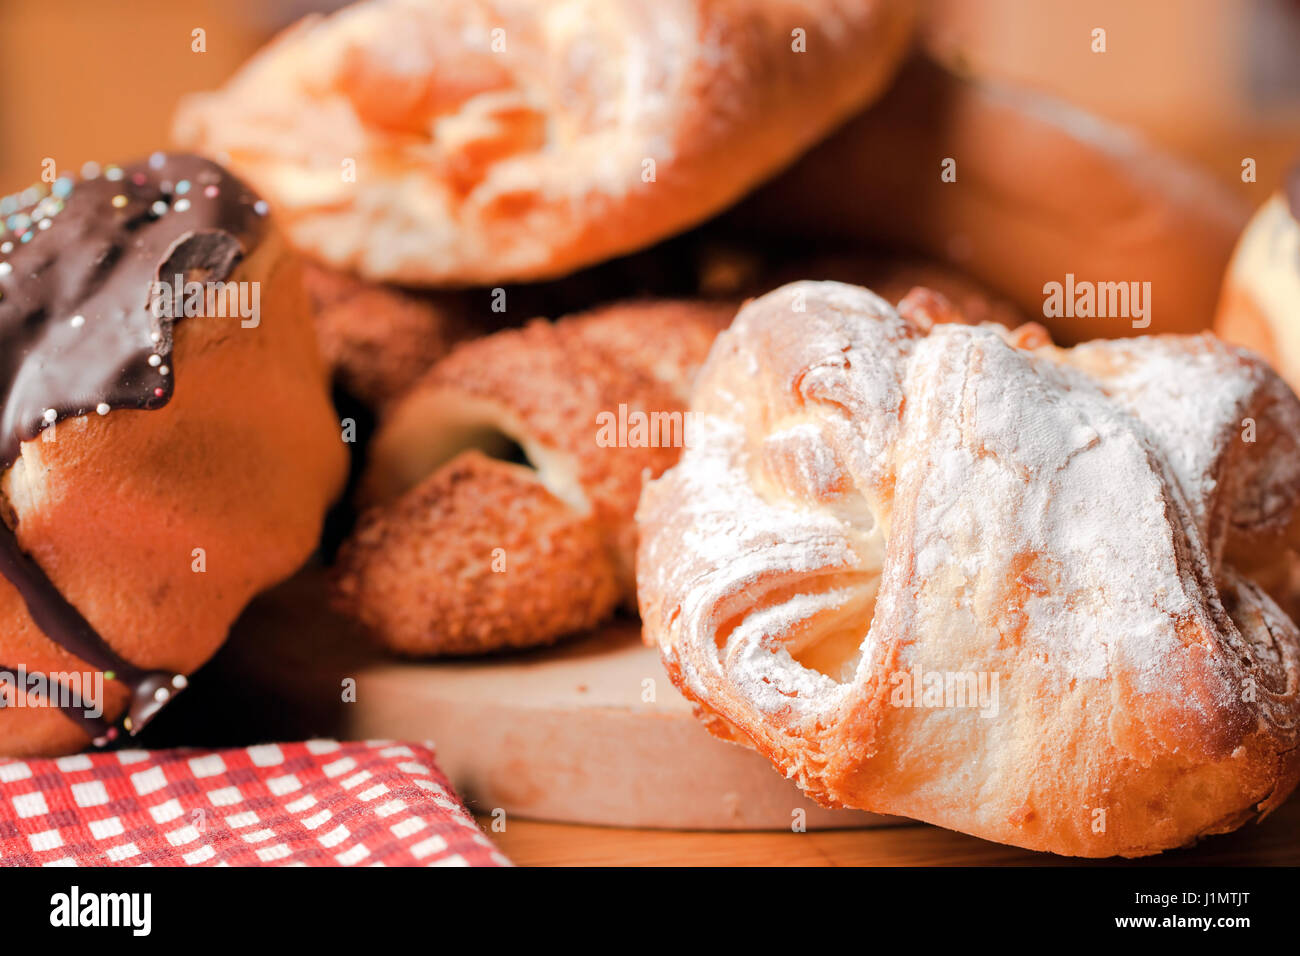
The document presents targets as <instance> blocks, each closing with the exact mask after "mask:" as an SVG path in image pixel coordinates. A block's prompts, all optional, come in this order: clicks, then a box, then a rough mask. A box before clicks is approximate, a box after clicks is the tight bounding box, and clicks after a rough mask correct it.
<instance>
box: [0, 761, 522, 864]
mask: <svg viewBox="0 0 1300 956" xmlns="http://www.w3.org/2000/svg"><path fill="white" fill-rule="evenodd" d="M508 862H509V861H508V860H506V858H505V857H503V856H502V855H501V854H500V853H499V852H497V850H496V849H495V848H494V847H493V846H492V844H491V842H490V841H489V840H488V839H487V837H485V836H484V835H483V833H482V832H481V831H480V830H479V828H478V827H477V826H475V824H474V820H473V818H471V817H470V815H469V813H468V812H467V811H466V810H465V807H464V806H463V805H462V804H461V802H460V800H459V799H457V797H456V795H455V794H454V793H453V791H452V789H451V785H450V784H449V783H448V782H447V780H446V778H444V777H443V775H442V774H441V773H440V772H439V770H438V768H437V765H436V764H435V763H434V755H433V752H432V751H431V750H429V749H428V748H426V747H421V746H417V745H414V744H402V743H390V742H367V743H338V742H336V741H333V740H309V741H307V742H306V743H292V744H265V745H263V746H259V747H248V748H246V749H242V750H241V749H234V750H215V751H196V750H158V751H152V752H149V751H143V750H119V751H116V752H108V753H87V754H78V755H77V756H75V757H62V758H60V759H58V760H25V761H19V760H10V761H0V864H8V865H10V866H40V865H46V866H51V865H52V866H140V865H153V866H198V865H216V866H225V865H230V866H265V865H271V866H279V865H293V864H297V865H303V864H306V865H310V866H353V865H373V864H382V865H385V866H437V865H443V866H445V865H453V866H484V865H486V866H494V865H506V864H508Z"/></svg>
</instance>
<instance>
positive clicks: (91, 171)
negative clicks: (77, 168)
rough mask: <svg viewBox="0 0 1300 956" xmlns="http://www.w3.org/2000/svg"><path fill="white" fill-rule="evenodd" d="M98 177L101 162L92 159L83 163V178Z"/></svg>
mask: <svg viewBox="0 0 1300 956" xmlns="http://www.w3.org/2000/svg"><path fill="white" fill-rule="evenodd" d="M98 177H99V163H96V162H94V161H93V160H92V161H91V162H88V163H85V164H84V165H82V167H81V178H82V179H97V178H98Z"/></svg>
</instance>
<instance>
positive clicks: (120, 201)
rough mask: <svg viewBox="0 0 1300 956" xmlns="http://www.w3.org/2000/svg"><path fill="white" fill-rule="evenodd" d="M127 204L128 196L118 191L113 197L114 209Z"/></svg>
mask: <svg viewBox="0 0 1300 956" xmlns="http://www.w3.org/2000/svg"><path fill="white" fill-rule="evenodd" d="M125 205H126V197H125V196H123V195H122V194H121V193H118V194H117V195H116V196H114V197H113V208H114V209H121V208H122V207H123V206H125Z"/></svg>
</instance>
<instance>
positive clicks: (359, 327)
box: [303, 265, 474, 409]
mask: <svg viewBox="0 0 1300 956" xmlns="http://www.w3.org/2000/svg"><path fill="white" fill-rule="evenodd" d="M303 278H304V283H305V285H306V287H307V294H308V298H309V299H310V302H311V305H312V310H313V314H314V315H315V322H316V339H317V342H318V343H319V345H320V351H321V356H322V357H323V358H324V360H325V364H326V367H327V368H329V369H330V370H331V372H332V374H333V376H334V378H335V380H336V381H337V382H338V383H339V384H340V385H342V386H343V388H344V389H345V390H346V391H347V392H348V393H349V394H351V395H353V396H355V397H356V398H359V399H360V400H361V401H362V402H364V403H365V404H366V405H367V406H369V407H371V408H376V409H378V408H382V407H383V406H384V405H386V404H388V402H390V401H391V400H392V399H393V398H395V397H396V396H398V395H400V394H402V393H403V392H405V391H406V390H407V389H408V388H410V387H411V386H412V385H413V384H414V383H415V382H416V380H417V379H419V378H420V376H422V375H424V373H425V372H427V371H428V370H429V369H430V368H431V367H432V366H433V365H434V363H435V362H437V361H438V360H439V359H441V358H443V357H444V356H445V355H446V354H447V353H448V352H450V351H451V348H452V346H454V345H455V344H456V343H457V342H460V341H463V340H465V339H468V338H471V337H472V336H473V334H474V332H473V330H472V329H471V327H470V323H469V322H467V321H466V318H465V315H466V312H467V311H468V309H467V307H466V304H465V303H464V302H463V301H459V300H457V299H456V298H455V297H450V296H443V297H440V298H434V297H432V296H429V295H417V294H415V293H412V292H407V291H404V290H402V289H400V288H397V287H395V286H389V285H382V284H380V283H375V282H365V281H363V280H361V279H357V278H355V277H353V276H349V275H346V274H345V273H341V272H337V271H335V270H333V269H326V268H324V267H322V266H317V265H308V266H307V267H306V269H305V270H304V275H303Z"/></svg>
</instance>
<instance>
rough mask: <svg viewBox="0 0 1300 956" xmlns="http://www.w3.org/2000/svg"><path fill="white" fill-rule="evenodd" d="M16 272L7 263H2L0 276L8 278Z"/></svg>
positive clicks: (0, 263)
mask: <svg viewBox="0 0 1300 956" xmlns="http://www.w3.org/2000/svg"><path fill="white" fill-rule="evenodd" d="M13 271H14V267H13V266H11V265H10V264H9V263H7V262H0V276H7V275H8V274H9V273H11V272H13Z"/></svg>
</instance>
